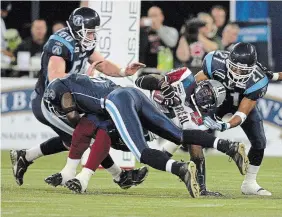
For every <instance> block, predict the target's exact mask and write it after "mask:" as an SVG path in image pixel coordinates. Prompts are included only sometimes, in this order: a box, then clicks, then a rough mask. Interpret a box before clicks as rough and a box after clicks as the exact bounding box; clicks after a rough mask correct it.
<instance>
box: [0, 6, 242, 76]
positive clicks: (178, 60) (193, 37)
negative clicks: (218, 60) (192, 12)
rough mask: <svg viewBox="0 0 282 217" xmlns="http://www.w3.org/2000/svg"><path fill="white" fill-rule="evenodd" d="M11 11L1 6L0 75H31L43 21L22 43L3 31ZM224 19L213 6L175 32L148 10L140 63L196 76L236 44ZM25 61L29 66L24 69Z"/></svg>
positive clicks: (44, 37) (143, 20) (235, 30)
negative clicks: (210, 58)
mask: <svg viewBox="0 0 282 217" xmlns="http://www.w3.org/2000/svg"><path fill="white" fill-rule="evenodd" d="M10 10H12V4H11V3H10V2H7V1H4V2H2V3H1V24H2V25H1V36H2V37H1V74H2V76H10V77H19V76H23V75H30V74H29V73H30V72H31V71H32V72H38V69H40V56H41V53H42V50H43V46H44V44H45V42H46V40H47V39H48V35H47V28H48V27H47V24H46V21H45V20H44V19H37V20H34V21H33V22H32V24H31V27H30V32H31V37H29V38H24V39H22V38H21V36H20V34H19V32H18V30H16V29H6V28H5V21H4V18H5V17H7V16H8V14H9V11H10ZM226 15H227V12H226V9H225V8H224V7H222V6H220V5H216V6H214V7H212V8H211V10H210V13H204V12H201V13H199V14H197V16H196V17H193V18H190V19H188V20H186V21H185V23H184V24H183V26H182V28H181V29H180V31H178V30H177V29H176V28H174V27H173V26H166V25H164V23H165V14H163V11H162V9H161V8H159V7H157V6H153V7H151V8H150V9H149V10H148V12H147V16H146V17H141V19H140V49H139V60H140V62H142V63H145V64H146V65H147V67H149V68H156V69H157V70H159V71H163V72H166V71H169V70H170V69H172V68H174V67H181V66H187V67H189V68H190V69H191V70H192V72H193V73H196V72H197V71H199V69H200V68H201V65H202V61H203V59H204V57H205V55H206V54H207V53H208V52H210V51H214V50H217V49H222V50H230V49H231V48H232V46H233V44H234V43H235V42H236V41H237V37H238V33H239V26H238V25H237V24H235V23H231V22H229V21H228V20H227V18H226V17H227V16H226ZM167 16H168V15H167ZM64 27H65V22H54V23H53V25H52V32H56V31H57V30H59V29H61V28H64ZM24 61H28V62H29V65H26V66H23V65H22V63H23V62H24ZM33 76H36V73H33V74H32V75H31V77H33Z"/></svg>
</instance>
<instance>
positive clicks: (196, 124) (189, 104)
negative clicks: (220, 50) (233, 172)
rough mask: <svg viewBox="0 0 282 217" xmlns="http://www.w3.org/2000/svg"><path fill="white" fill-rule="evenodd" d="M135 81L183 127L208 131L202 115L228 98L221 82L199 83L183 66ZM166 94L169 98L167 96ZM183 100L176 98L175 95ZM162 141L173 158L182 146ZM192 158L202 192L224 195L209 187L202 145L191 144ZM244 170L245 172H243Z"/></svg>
mask: <svg viewBox="0 0 282 217" xmlns="http://www.w3.org/2000/svg"><path fill="white" fill-rule="evenodd" d="M135 84H136V85H137V86H138V87H140V88H142V89H146V90H150V91H151V98H152V100H153V101H155V102H156V105H157V107H158V108H160V110H161V111H163V112H164V114H166V116H167V117H168V118H170V119H171V120H172V121H173V123H174V124H176V125H177V126H178V127H180V128H182V129H184V130H185V129H201V130H207V128H206V127H205V126H204V125H203V120H202V114H207V113H208V114H211V113H214V112H215V109H216V108H217V107H219V106H220V105H221V104H222V103H223V101H224V100H225V95H226V91H225V87H224V86H223V85H222V84H221V83H220V82H218V81H214V80H208V81H207V82H202V83H201V84H199V85H197V84H196V80H195V78H194V76H193V74H192V72H191V71H190V70H189V69H188V68H180V69H176V70H173V71H171V72H169V73H167V74H166V75H165V76H163V75H157V74H150V75H144V76H140V77H139V78H137V80H136V81H135ZM164 96H166V98H165V97H164ZM176 96H177V97H179V100H177V101H173V98H175V97H176ZM158 144H160V146H162V149H163V150H164V151H166V153H167V154H168V156H169V157H172V155H173V154H174V152H175V151H176V150H177V149H178V147H179V146H178V145H176V144H173V143H171V142H167V140H164V139H162V138H159V139H158ZM189 148H190V150H189V153H190V156H191V161H193V162H194V163H195V164H196V167H197V180H198V183H199V185H200V192H201V195H203V196H204V195H206V196H221V194H220V193H219V192H211V191H208V190H207V189H206V174H205V171H206V167H205V156H204V153H203V150H202V147H201V146H198V145H191V146H189ZM240 172H241V173H244V171H240Z"/></svg>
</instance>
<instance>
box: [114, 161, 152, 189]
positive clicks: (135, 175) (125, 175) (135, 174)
mask: <svg viewBox="0 0 282 217" xmlns="http://www.w3.org/2000/svg"><path fill="white" fill-rule="evenodd" d="M148 172H149V171H148V168H147V167H145V166H144V167H141V168H139V169H134V170H122V172H121V174H120V180H119V181H116V180H114V182H115V183H116V184H118V185H119V187H120V188H121V189H128V188H130V187H132V186H137V185H140V184H141V183H142V182H144V180H145V179H146V177H147V175H148Z"/></svg>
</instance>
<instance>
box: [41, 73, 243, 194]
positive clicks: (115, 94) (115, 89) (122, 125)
mask: <svg viewBox="0 0 282 217" xmlns="http://www.w3.org/2000/svg"><path fill="white" fill-rule="evenodd" d="M44 101H45V103H46V106H47V107H48V108H49V110H50V111H52V112H53V113H54V114H58V113H60V114H61V115H62V114H65V115H66V117H67V119H68V120H69V121H70V122H72V121H75V122H76V120H77V119H78V118H79V114H80V113H85V114H91V113H92V114H96V115H105V116H110V117H111V118H112V120H113V122H114V124H115V126H116V128H117V130H118V132H119V134H120V136H121V138H122V140H123V141H124V142H125V144H126V145H127V147H128V148H129V149H130V151H131V152H132V153H133V154H134V156H135V158H136V159H137V160H138V161H139V162H141V163H144V164H147V165H149V166H151V167H153V168H155V169H158V170H162V171H168V172H171V173H172V174H174V175H176V176H178V177H179V178H180V179H181V180H182V181H183V182H184V183H185V185H186V188H187V189H188V191H189V193H190V195H191V196H192V197H198V196H199V186H198V183H197V181H196V168H195V164H194V163H193V162H192V161H191V162H190V163H182V162H177V161H174V160H172V159H170V158H169V157H168V156H167V155H166V154H165V153H164V152H162V151H159V150H155V149H151V148H149V147H148V145H147V143H146V141H145V139H144V133H143V130H142V127H144V128H145V129H148V130H149V131H151V132H153V133H155V134H157V135H159V136H161V137H163V138H165V139H167V140H169V141H172V142H174V143H176V144H178V145H180V144H198V145H201V146H204V147H214V148H217V149H218V150H219V151H221V152H223V153H226V154H227V155H229V156H230V157H232V158H233V159H234V161H235V162H236V164H237V166H238V168H239V169H240V171H245V170H246V166H247V165H246V162H247V161H248V159H247V157H246V156H245V149H244V145H243V144H240V143H237V142H230V141H227V140H222V139H218V138H216V137H214V136H212V135H209V134H207V133H205V132H203V131H200V130H181V129H180V128H178V127H177V126H176V125H174V124H173V123H172V122H171V121H170V120H169V119H168V118H167V117H166V116H165V115H164V114H163V113H161V112H160V111H159V110H158V109H157V108H156V107H155V106H154V105H153V104H152V103H151V102H150V100H149V99H148V98H147V97H146V96H145V95H144V94H143V93H142V92H141V91H140V90H138V89H136V88H130V87H125V88H123V87H119V86H117V85H116V84H114V83H113V82H112V81H110V80H109V79H102V78H99V79H92V80H91V79H90V78H89V77H88V76H85V75H80V74H70V75H68V76H66V77H64V78H61V79H55V80H54V81H52V82H51V83H50V84H49V85H48V87H47V89H46V91H45V94H44ZM67 164H68V162H67Z"/></svg>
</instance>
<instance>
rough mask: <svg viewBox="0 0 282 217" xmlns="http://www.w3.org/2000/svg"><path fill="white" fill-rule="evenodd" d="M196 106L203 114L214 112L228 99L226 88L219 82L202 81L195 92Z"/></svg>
mask: <svg viewBox="0 0 282 217" xmlns="http://www.w3.org/2000/svg"><path fill="white" fill-rule="evenodd" d="M194 98H195V100H194V101H195V104H196V105H197V106H198V107H199V109H200V110H201V111H202V112H205V113H208V112H214V110H215V109H216V108H218V107H219V106H221V105H222V104H223V102H224V100H225V98H226V90H225V87H224V86H223V85H222V84H221V83H220V82H218V81H215V80H206V81H201V82H200V83H199V84H198V86H197V87H196V89H195V92H194Z"/></svg>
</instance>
